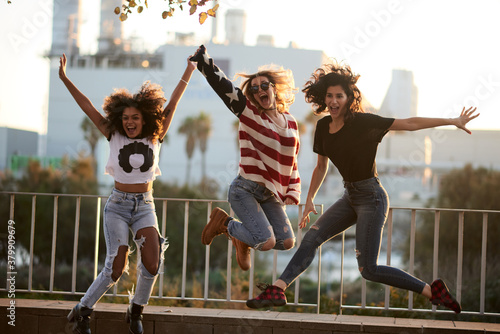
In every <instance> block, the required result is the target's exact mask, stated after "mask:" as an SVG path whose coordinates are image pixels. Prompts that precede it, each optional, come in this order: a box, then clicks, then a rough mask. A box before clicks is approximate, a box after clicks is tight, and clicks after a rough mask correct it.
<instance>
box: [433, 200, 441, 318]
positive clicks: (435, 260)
mask: <svg viewBox="0 0 500 334" xmlns="http://www.w3.org/2000/svg"><path fill="white" fill-rule="evenodd" d="M440 222H441V211H439V210H436V211H435V213H434V248H433V254H432V279H433V280H435V279H437V277H438V270H439V223H440ZM432 310H433V311H434V312H435V311H436V310H437V306H436V305H434V304H433V305H432Z"/></svg>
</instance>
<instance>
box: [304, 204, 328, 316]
mask: <svg viewBox="0 0 500 334" xmlns="http://www.w3.org/2000/svg"><path fill="white" fill-rule="evenodd" d="M322 214H323V205H321V207H320V216H321V215H322ZM300 217H302V215H299V223H300ZM321 250H322V246H320V247H319V259H318V277H319V279H318V297H317V298H316V313H317V314H319V312H320V307H321V267H322V266H321Z"/></svg>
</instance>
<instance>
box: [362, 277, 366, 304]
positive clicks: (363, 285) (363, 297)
mask: <svg viewBox="0 0 500 334" xmlns="http://www.w3.org/2000/svg"><path fill="white" fill-rule="evenodd" d="M361 308H366V279H364V278H361Z"/></svg>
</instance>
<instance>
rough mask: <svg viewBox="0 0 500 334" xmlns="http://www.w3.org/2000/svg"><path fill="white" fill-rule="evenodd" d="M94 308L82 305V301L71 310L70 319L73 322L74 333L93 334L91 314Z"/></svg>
mask: <svg viewBox="0 0 500 334" xmlns="http://www.w3.org/2000/svg"><path fill="white" fill-rule="evenodd" d="M92 311H93V310H92V309H91V308H87V307H84V306H82V305H81V304H80V303H78V304H76V306H75V307H74V308H73V309H72V310H71V312H69V314H68V321H69V322H72V323H73V333H75V334H91V333H90V324H89V322H90V315H91V314H92Z"/></svg>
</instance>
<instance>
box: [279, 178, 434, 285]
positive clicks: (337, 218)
mask: <svg viewBox="0 0 500 334" xmlns="http://www.w3.org/2000/svg"><path fill="white" fill-rule="evenodd" d="M344 187H345V191H344V195H343V196H342V197H341V198H340V199H339V200H338V201H337V202H335V203H334V204H333V205H332V206H331V207H329V208H328V209H327V210H326V211H325V212H324V213H323V215H321V217H320V218H319V219H318V220H317V221H316V222H315V223H314V225H312V226H311V228H310V229H309V231H307V233H306V234H305V236H304V239H303V240H302V242H301V244H300V247H299V248H298V249H297V252H296V253H295V254H294V255H293V257H292V259H291V260H290V262H289V263H288V265H287V267H286V268H285V271H284V272H283V273H282V274H281V277H280V279H281V280H282V281H284V282H285V283H286V284H287V286H288V285H290V284H292V282H293V281H295V279H296V278H297V277H299V275H300V274H302V272H304V271H305V270H306V269H307V268H308V267H309V265H310V264H311V263H312V261H313V259H314V257H315V255H316V250H317V249H318V247H319V246H321V245H322V244H323V243H325V242H326V241H328V240H330V239H332V238H333V237H335V236H337V235H338V234H340V233H342V232H343V231H345V230H347V229H348V228H349V227H351V226H352V225H354V224H356V258H357V261H358V267H359V269H360V271H361V275H362V276H363V277H364V278H365V279H367V280H370V281H374V282H379V283H384V284H387V285H390V286H394V287H396V288H401V289H406V290H411V291H414V292H417V293H422V291H423V289H424V287H425V284H426V283H425V282H423V281H421V280H420V279H418V278H416V277H414V276H412V275H410V274H409V273H407V272H405V271H403V270H401V269H397V268H393V267H389V266H383V265H382V266H381V265H378V256H379V253H380V245H381V242H382V231H383V229H384V225H385V221H386V219H387V213H388V211H389V197H388V196H387V192H386V191H385V189H384V188H383V187H382V184H381V183H380V180H379V179H378V178H377V177H373V178H370V179H366V180H362V181H358V182H344Z"/></svg>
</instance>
